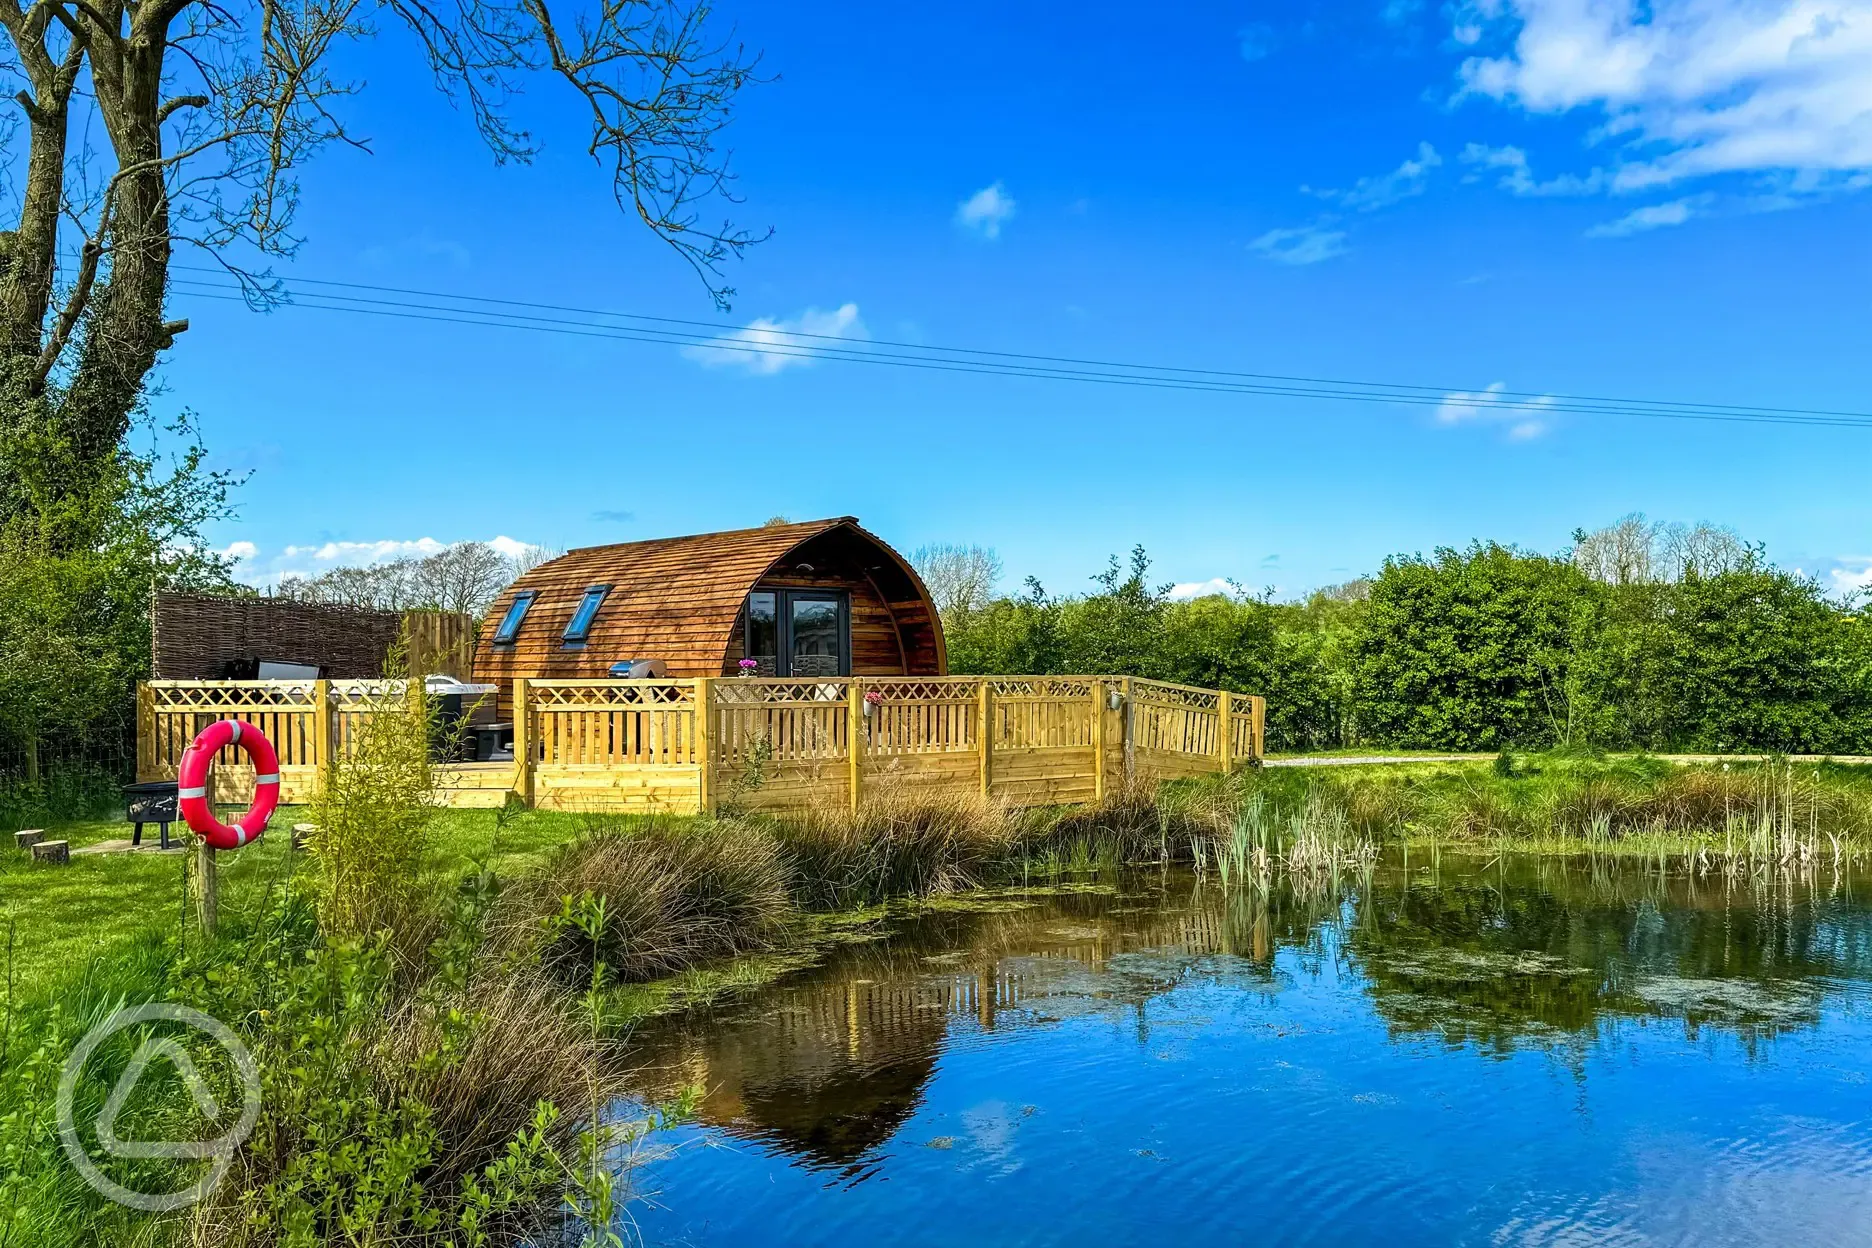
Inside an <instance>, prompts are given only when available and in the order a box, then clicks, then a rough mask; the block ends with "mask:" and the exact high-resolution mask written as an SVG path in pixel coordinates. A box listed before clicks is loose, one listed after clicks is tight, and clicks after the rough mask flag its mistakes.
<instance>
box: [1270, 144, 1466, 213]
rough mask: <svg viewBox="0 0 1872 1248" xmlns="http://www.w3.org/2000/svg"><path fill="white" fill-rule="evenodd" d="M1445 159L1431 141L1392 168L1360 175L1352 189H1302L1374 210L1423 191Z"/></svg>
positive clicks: (1354, 206) (1367, 209)
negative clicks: (1361, 176)
mask: <svg viewBox="0 0 1872 1248" xmlns="http://www.w3.org/2000/svg"><path fill="white" fill-rule="evenodd" d="M1442 163H1443V158H1442V157H1441V156H1439V155H1437V150H1436V148H1434V147H1431V146H1430V145H1429V144H1428V143H1419V144H1418V145H1417V154H1416V155H1415V156H1413V157H1411V158H1410V159H1408V160H1406V161H1405V162H1404V163H1403V164H1401V165H1399V166H1398V167H1397V168H1396V169H1393V170H1392V171H1391V172H1390V173H1380V174H1375V175H1373V176H1371V177H1368V178H1360V179H1359V180H1358V181H1357V182H1355V183H1353V184H1352V188H1351V189H1350V190H1345V191H1333V190H1318V191H1316V190H1313V189H1312V188H1310V187H1304V186H1303V187H1301V188H1300V189H1301V190H1303V191H1305V192H1307V193H1308V194H1310V195H1317V196H1319V197H1320V198H1321V199H1329V200H1331V201H1332V202H1334V203H1336V204H1343V205H1344V206H1345V207H1347V208H1351V209H1354V210H1356V211H1358V212H1371V211H1373V210H1375V209H1378V208H1385V207H1388V206H1390V205H1392V204H1395V203H1397V202H1398V201H1399V200H1401V199H1410V198H1411V197H1412V196H1415V195H1421V194H1423V193H1424V187H1425V186H1427V185H1428V184H1429V181H1430V171H1431V170H1432V169H1435V168H1437V167H1438V166H1439V165H1441V164H1442Z"/></svg>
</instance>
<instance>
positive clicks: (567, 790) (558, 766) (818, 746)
mask: <svg viewBox="0 0 1872 1248" xmlns="http://www.w3.org/2000/svg"><path fill="white" fill-rule="evenodd" d="M407 696H408V694H407V691H406V689H405V687H404V685H403V682H400V681H356V680H354V681H341V680H332V681H323V680H316V681H315V680H306V681H280V680H276V681H151V682H149V683H147V684H145V685H143V686H142V687H141V689H140V691H139V695H138V715H137V772H138V778H139V779H144V780H155V779H165V778H170V777H173V776H174V775H175V774H176V768H177V766H178V764H179V763H180V761H181V757H182V751H183V750H184V749H185V748H186V747H187V745H188V743H189V741H191V740H192V739H193V738H194V736H195V734H196V733H198V732H200V731H201V729H202V728H203V727H205V726H206V725H207V723H208V722H209V721H211V720H214V719H226V718H234V719H240V720H242V721H244V722H246V723H250V724H253V725H254V726H255V727H257V728H259V729H260V730H261V731H262V732H264V733H265V734H266V735H267V737H268V738H269V739H270V740H271V741H273V743H274V745H275V747H276V748H277V749H278V751H279V755H280V783H281V786H282V791H281V799H282V800H283V801H286V802H304V801H307V800H309V799H310V797H311V796H312V794H313V793H314V792H315V789H316V785H317V784H318V780H319V776H320V774H321V773H322V770H323V769H324V768H325V767H327V766H330V765H331V764H332V763H334V762H335V761H336V760H338V759H342V758H345V757H347V756H349V755H350V753H351V752H352V750H353V749H354V748H355V746H356V740H357V732H358V727H359V724H360V723H361V721H362V720H363V718H364V717H365V716H368V715H371V714H374V713H376V712H377V711H379V710H381V709H383V708H384V707H385V706H387V705H392V704H395V703H397V702H400V700H401V699H402V698H404V697H407ZM512 705H513V706H514V707H515V708H516V713H515V719H514V761H513V762H501V763H460V764H451V765H446V766H444V767H442V768H440V769H439V779H440V790H439V792H438V795H437V796H438V800H440V801H442V802H443V803H445V804H448V805H453V806H497V805H500V804H502V803H504V802H505V801H506V800H507V799H508V795H509V794H510V793H512V794H517V795H518V796H519V798H520V799H521V800H522V801H524V802H525V803H527V804H528V805H530V806H536V807H539V808H541V809H547V810H591V811H600V810H603V811H643V812H648V811H668V812H673V813H694V812H696V811H700V810H718V809H721V808H723V807H734V808H741V809H768V810H772V809H788V808H794V809H797V808H800V807H805V806H811V805H821V804H837V805H846V806H857V805H858V804H859V803H861V802H863V801H865V800H867V799H868V798H873V797H878V796H884V795H897V794H925V795H939V794H955V793H977V794H980V795H982V796H984V797H987V798H991V799H995V800H1003V801H1007V802H1009V803H1011V804H1013V805H1017V806H1038V805H1055V804H1063V803H1077V802H1093V801H1097V800H1099V799H1101V798H1102V797H1103V796H1104V795H1105V794H1106V792H1108V791H1109V790H1111V789H1112V788H1113V787H1115V786H1117V785H1120V784H1123V783H1125V782H1126V781H1127V780H1128V779H1137V780H1143V781H1147V782H1148V781H1156V780H1164V779H1173V778H1178V777H1186V776H1195V775H1203V774H1214V773H1217V772H1226V771H1229V770H1231V769H1233V768H1234V767H1235V766H1237V765H1239V764H1242V763H1246V762H1249V761H1252V760H1258V759H1259V758H1260V757H1261V755H1262V751H1263V739H1264V738H1263V728H1264V723H1265V703H1264V702H1263V700H1262V699H1261V698H1258V697H1247V696H1243V695H1231V694H1228V693H1223V692H1218V691H1216V690H1213V689H1195V688H1191V687H1189V686H1187V685H1174V684H1167V683H1165V682H1162V681H1154V680H1144V679H1142V678H1136V677H1129V676H950V677H857V678H850V679H833V680H794V679H775V678H756V679H740V678H711V677H705V678H702V679H694V680H664V681H620V680H516V681H515V682H514V684H513V691H512ZM217 763H218V764H220V765H217V767H216V768H215V800H217V801H226V802H240V801H244V800H246V799H247V798H248V796H249V795H250V794H251V792H252V785H253V771H252V768H251V767H248V766H247V765H246V763H245V759H244V757H242V756H241V755H240V754H239V752H238V751H235V750H229V751H227V752H225V754H224V756H223V757H221V758H219V759H218V760H217Z"/></svg>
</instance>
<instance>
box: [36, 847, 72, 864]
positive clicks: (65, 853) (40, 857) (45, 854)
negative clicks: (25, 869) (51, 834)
mask: <svg viewBox="0 0 1872 1248" xmlns="http://www.w3.org/2000/svg"><path fill="white" fill-rule="evenodd" d="M32 856H33V861H34V862H55V863H57V864H59V865H60V866H65V865H67V864H69V863H70V862H71V842H70V841H40V842H39V843H38V844H36V845H34V846H33V847H32Z"/></svg>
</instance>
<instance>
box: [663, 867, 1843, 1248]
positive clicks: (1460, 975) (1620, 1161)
mask: <svg viewBox="0 0 1872 1248" xmlns="http://www.w3.org/2000/svg"><path fill="white" fill-rule="evenodd" d="M888 930H889V934H888V935H887V936H880V937H879V938H878V939H874V940H871V941H868V942H865V943H857V944H852V945H849V946H845V947H842V948H840V949H838V950H837V951H836V952H835V953H834V954H833V955H832V956H831V957H829V958H828V960H827V961H826V962H825V963H824V964H823V965H820V966H818V967H816V968H814V969H811V970H808V971H804V972H799V973H797V974H795V975H794V976H792V977H790V978H788V979H786V980H784V981H782V982H780V983H778V984H775V985H773V986H772V987H770V988H768V989H765V990H763V991H761V992H759V993H758V994H757V995H755V996H753V997H752V998H750V999H748V1000H746V1001H743V1002H741V1003H738V1004H736V1005H734V1006H732V1007H727V1008H722V1009H719V1010H717V1011H715V1012H713V1013H712V1014H710V1015H709V1016H707V1017H703V1018H697V1017H690V1018H686V1019H682V1020H678V1021H675V1022H669V1023H664V1024H661V1025H658V1026H655V1027H652V1028H649V1029H647V1030H646V1031H645V1032H644V1033H643V1034H642V1036H641V1039H642V1041H643V1047H644V1052H645V1054H646V1058H647V1065H646V1067H645V1071H644V1079H645V1081H646V1082H645V1086H646V1089H648V1090H650V1091H655V1090H657V1089H659V1088H665V1089H666V1088H669V1087H674V1086H677V1085H680V1084H681V1083H683V1082H693V1083H696V1084H699V1085H700V1086H702V1087H703V1088H704V1089H706V1091H705V1095H704V1096H703V1098H702V1101H701V1104H700V1108H699V1113H698V1115H697V1118H696V1119H695V1121H694V1123H693V1124H692V1125H689V1126H685V1127H681V1128H678V1129H677V1130H675V1131H673V1132H670V1133H667V1134H666V1135H665V1136H663V1137H661V1138H662V1139H663V1140H664V1142H666V1143H668V1144H669V1145H670V1146H671V1147H670V1148H669V1149H668V1150H667V1152H666V1153H664V1155H662V1156H659V1157H656V1158H654V1159H652V1160H651V1161H649V1162H648V1163H646V1164H645V1165H644V1166H643V1167H641V1168H640V1169H639V1170H638V1172H637V1173H636V1175H635V1182H636V1183H637V1184H638V1186H639V1187H640V1188H641V1189H642V1190H643V1191H644V1192H645V1194H646V1195H647V1196H648V1199H647V1201H646V1202H645V1203H642V1204H639V1205H638V1206H636V1207H635V1209H634V1217H635V1220H636V1223H637V1228H636V1231H637V1234H638V1235H640V1236H641V1237H642V1239H643V1241H644V1242H647V1243H650V1244H657V1245H676V1244H694V1245H716V1244H734V1245H748V1244H752V1243H755V1242H759V1243H761V1244H762V1245H795V1244H800V1245H804V1244H832V1243H841V1244H855V1243H864V1242H889V1243H892V1244H901V1245H922V1244H932V1245H934V1244H944V1245H954V1244H961V1245H968V1246H969V1248H985V1246H988V1245H1002V1244H1009V1245H1012V1244H1021V1245H1040V1244H1071V1245H1075V1246H1079V1248H1083V1246H1084V1245H1089V1244H1097V1245H1100V1246H1101V1248H1103V1246H1105V1245H1130V1244H1137V1245H1144V1244H1153V1245H1154V1244H1238V1243H1242V1242H1244V1241H1250V1240H1252V1241H1256V1242H1265V1243H1298V1242H1306V1243H1316V1244H1340V1243H1343V1244H1370V1243H1373V1242H1381V1243H1383V1244H1385V1245H1405V1244H1634V1245H1635V1244H1698V1245H1709V1244H1769V1243H1772V1244H1778V1245H1785V1244H1806V1243H1815V1244H1829V1245H1833V1244H1872V878H1868V877H1861V878H1859V879H1857V880H1854V879H1852V878H1848V877H1836V876H1834V875H1832V874H1830V873H1823V874H1822V875H1820V876H1819V877H1816V878H1814V879H1799V878H1774V879H1769V880H1755V881H1748V880H1743V881H1733V882H1732V881H1724V880H1722V879H1720V878H1715V877H1705V878H1700V879H1691V878H1687V877H1684V876H1682V875H1659V874H1657V873H1655V872H1646V871H1644V870H1641V869H1629V868H1628V869H1620V868H1615V867H1611V866H1606V865H1604V864H1599V865H1592V864H1581V863H1567V862H1560V861H1554V860H1544V861H1520V862H1517V861H1498V862H1495V863H1490V864H1486V865H1484V864H1480V863H1473V864H1470V865H1467V866H1463V865H1453V864H1452V862H1451V860H1450V859H1449V858H1448V857H1445V858H1444V859H1443V860H1442V861H1441V862H1440V863H1439V864H1438V865H1437V866H1435V867H1424V866H1422V865H1421V864H1418V863H1415V862H1413V863H1410V864H1408V865H1407V864H1405V863H1403V862H1398V861H1393V862H1388V863H1385V864H1382V865H1381V866H1380V867H1379V868H1378V869H1376V870H1375V871H1374V872H1373V873H1372V874H1371V875H1370V876H1369V877H1368V878H1362V879H1357V880H1352V881H1342V882H1340V883H1339V884H1333V883H1331V882H1321V883H1316V884H1309V885H1304V886H1300V887H1296V886H1295V885H1293V884H1292V883H1291V882H1290V883H1286V884H1280V885H1277V886H1276V887H1275V888H1273V889H1272V890H1271V891H1270V892H1268V893H1267V894H1258V893H1254V892H1237V893H1233V894H1228V893H1225V892H1223V891H1222V890H1221V889H1219V888H1218V887H1217V885H1216V883H1215V881H1214V880H1213V879H1211V880H1210V881H1209V882H1207V883H1206V884H1204V883H1201V882H1199V881H1197V880H1195V879H1193V878H1191V877H1190V876H1188V875H1186V874H1182V875H1180V874H1170V875H1167V876H1160V875H1156V874H1151V875H1148V876H1140V877H1136V878H1130V879H1127V880H1125V881H1124V882H1122V883H1119V884H1091V885H1080V886H1075V887H1072V888H1070V889H1069V890H1067V891H1062V892H1049V893H1041V894H1024V895H1023V894H1020V893H1015V892H1008V893H995V894H989V895H985V896H983V897H980V898H974V899H970V901H969V905H968V907H967V908H963V909H949V908H944V909H941V910H934V911H929V912H926V913H923V914H921V915H913V916H907V917H900V918H898V919H894V920H892V921H891V922H890V924H889V925H888Z"/></svg>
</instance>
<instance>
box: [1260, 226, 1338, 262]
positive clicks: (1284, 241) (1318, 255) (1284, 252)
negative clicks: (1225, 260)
mask: <svg viewBox="0 0 1872 1248" xmlns="http://www.w3.org/2000/svg"><path fill="white" fill-rule="evenodd" d="M1345 237H1346V236H1345V231H1344V230H1334V229H1329V228H1327V227H1326V226H1324V225H1302V226H1298V227H1296V228H1294V229H1290V230H1269V231H1268V232H1267V233H1265V234H1263V235H1262V236H1261V237H1260V238H1257V239H1255V240H1254V241H1253V242H1252V243H1249V244H1248V247H1249V249H1250V250H1251V251H1258V252H1260V253H1261V254H1262V255H1263V256H1266V257H1267V258H1268V259H1269V260H1275V261H1278V262H1280V263H1281V264H1318V263H1319V262H1320V261H1322V260H1330V259H1332V258H1333V257H1334V256H1342V255H1344V254H1345V250H1346V245H1345Z"/></svg>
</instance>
